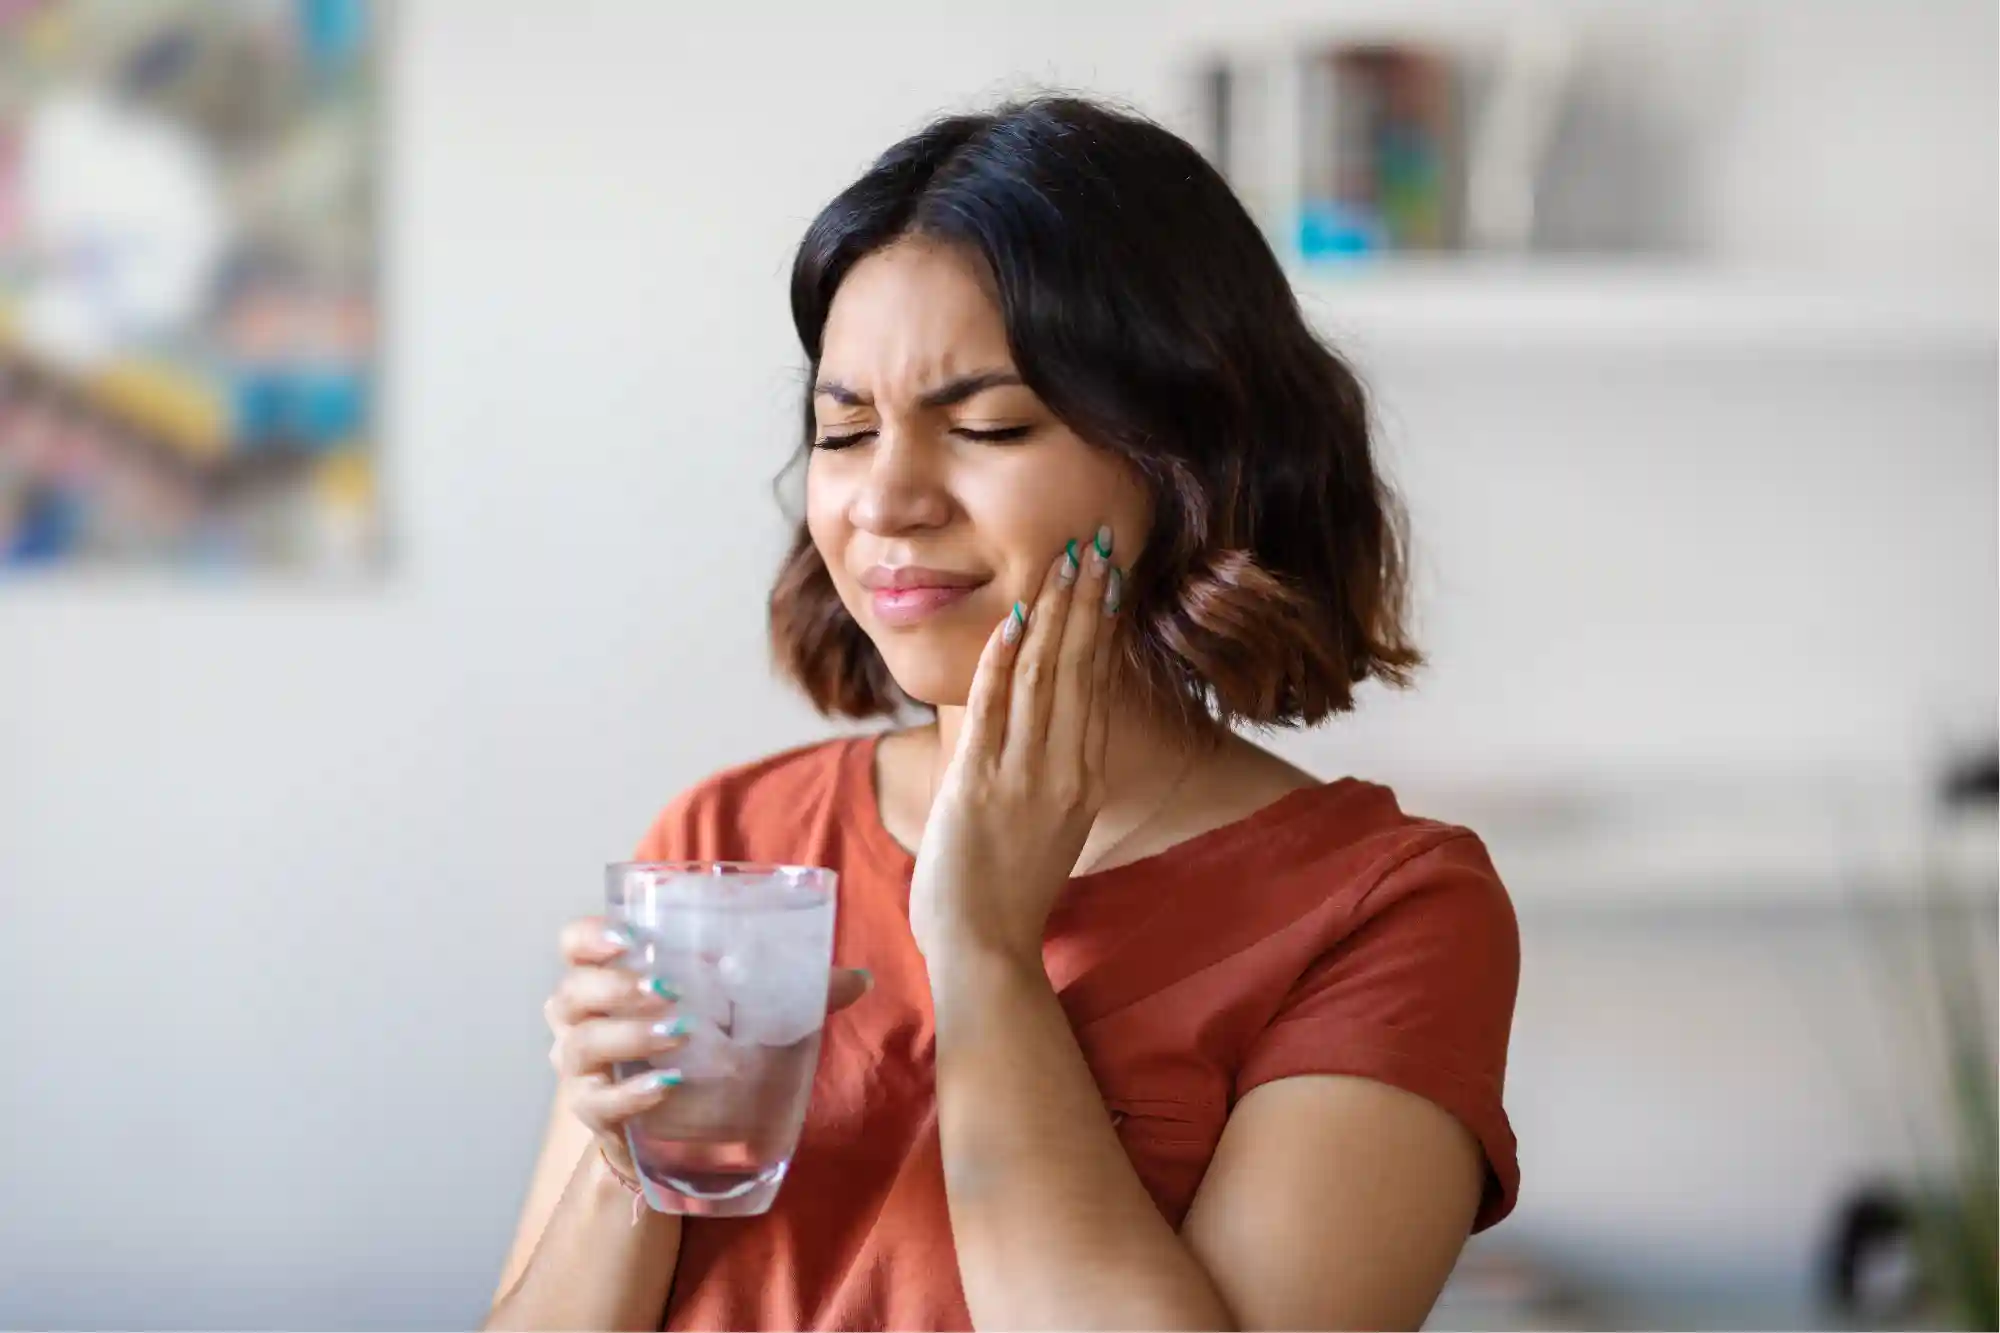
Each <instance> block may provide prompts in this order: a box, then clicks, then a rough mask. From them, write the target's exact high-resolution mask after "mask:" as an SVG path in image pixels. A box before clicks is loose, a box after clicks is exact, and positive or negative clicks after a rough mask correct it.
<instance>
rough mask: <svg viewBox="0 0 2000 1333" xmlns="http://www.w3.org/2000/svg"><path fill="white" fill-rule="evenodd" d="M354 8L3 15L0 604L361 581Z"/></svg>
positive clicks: (364, 442) (362, 359)
mask: <svg viewBox="0 0 2000 1333" xmlns="http://www.w3.org/2000/svg"><path fill="white" fill-rule="evenodd" d="M381 21H382V15H381V13H380V12H379V10H378V9H377V8H376V7H373V6H370V5H368V4H367V3H365V2H364V0H0V579H4V578H6V577H7V576H10V575H20V574H22V573H23V572H25V571H27V570H30V569H52V568H56V569H66V568H76V567H97V568H132V567H138V566H168V567H174V568H185V569H198V570H245V569H249V570H276V571H300V572H305V573H315V574H316V573H321V572H331V573H349V572H356V571H366V570H370V569H372V568H374V567H375V565H376V562H377V561H378V559H379V550H380V536H379V531H380V519H379V515H380V500H379V497H378V495H377V491H376V485H375V477H376V464H377V459H378V450H379V444H380V441H379V438H378V432H377V421H378V414H377V401H378V397H379V394H378V389H377V377H376V354H377V349H378V346H379V325H378V319H377V310H378V288H377V272H378V264H379V256H378V247H377V227H376V216H377V207H376V199H377V181H376V162H377V150H378V145H379V126H378V119H377V111H378V98H377V67H378V43H379V27H380V24H381Z"/></svg>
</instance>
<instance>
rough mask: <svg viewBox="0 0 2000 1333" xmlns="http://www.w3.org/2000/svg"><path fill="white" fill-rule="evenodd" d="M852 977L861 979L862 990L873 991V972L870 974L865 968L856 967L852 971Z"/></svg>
mask: <svg viewBox="0 0 2000 1333" xmlns="http://www.w3.org/2000/svg"><path fill="white" fill-rule="evenodd" d="M854 975H855V976H857V977H860V978H861V989H862V990H873V989H875V974H874V973H873V972H870V971H869V970H868V969H867V968H865V967H857V968H855V969H854Z"/></svg>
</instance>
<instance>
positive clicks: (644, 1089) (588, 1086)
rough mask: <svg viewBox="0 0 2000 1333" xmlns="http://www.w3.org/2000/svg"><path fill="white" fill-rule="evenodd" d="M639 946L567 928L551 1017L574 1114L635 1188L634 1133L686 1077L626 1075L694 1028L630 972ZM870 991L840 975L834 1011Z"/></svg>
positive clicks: (593, 930) (583, 925) (602, 929)
mask: <svg viewBox="0 0 2000 1333" xmlns="http://www.w3.org/2000/svg"><path fill="white" fill-rule="evenodd" d="M630 944H631V941H630V939H629V938H628V937H626V936H625V935H624V934H623V933H622V932H621V931H620V930H619V928H618V927H617V926H615V925H613V924H611V923H609V922H607V921H606V920H605V919H604V918H603V917H599V916H587V917H581V918H579V919H577V920H575V921H572V922H570V923H569V924H568V925H567V926H565V927H563V931H562V956H563V962H564V963H565V964H566V966H567V970H566V971H565V972H564V973H563V975H562V979H561V980H560V981H558V982H557V983H556V988H555V992H554V993H553V994H551V995H550V996H549V998H548V1001H547V1002H546V1003H545V1004H544V1005H543V1006H542V1013H543V1016H544V1017H545V1018H546V1019H547V1020H548V1025H549V1031H550V1032H551V1033H552V1034H553V1035H554V1037H555V1041H554V1043H553V1044H552V1045H551V1046H550V1047H549V1063H551V1064H553V1065H554V1066H555V1067H556V1072H557V1074H558V1075H560V1076H561V1079H562V1092H563V1095H564V1097H565V1098H566V1100H567V1102H568V1105H569V1108H570V1111H571V1113H572V1114H574V1115H575V1116H576V1118H577V1119H578V1120H580V1121H582V1122H583V1124H584V1126H585V1127H586V1128H588V1129H589V1130H590V1131H591V1133H592V1134H593V1135H594V1136H595V1137H596V1139H597V1146H598V1147H599V1148H600V1149H602V1150H603V1153H604V1157H605V1160H606V1161H608V1162H609V1163H610V1164H611V1166H612V1168H613V1169H614V1170H616V1171H617V1172H618V1173H619V1174H620V1175H622V1176H623V1177H624V1178H625V1179H626V1180H627V1181H635V1180H637V1178H638V1172H637V1169H636V1168H635V1167H634V1166H633V1164H632V1157H631V1154H630V1153H629V1152H628V1151H627V1149H626V1146H625V1125H626V1123H627V1122H628V1121H630V1120H631V1119H633V1118H634V1117H635V1116H639V1115H643V1114H644V1113H645V1112H647V1111H649V1110H651V1109H652V1108H654V1107H655V1106H658V1105H659V1104H660V1103H661V1102H663V1101H665V1100H666V1099H667V1098H668V1097H671V1096H672V1095H673V1090H674V1088H675V1087H677V1086H678V1085H679V1084H680V1082H681V1075H680V1073H679V1071H678V1070H675V1069H674V1068H672V1065H671V1062H669V1063H668V1066H667V1067H666V1068H657V1069H656V1068H650V1067H649V1068H647V1069H646V1070H645V1071H644V1072H643V1073H640V1074H637V1075H634V1076H632V1077H629V1078H622V1079H621V1078H619V1077H618V1070H617V1067H618V1066H619V1065H621V1064H625V1065H631V1064H634V1063H637V1062H641V1061H645V1062H652V1061H655V1060H658V1059H659V1058H660V1057H662V1056H665V1055H668V1054H670V1053H671V1052H673V1051H675V1050H677V1049H679V1048H680V1047H681V1046H683V1045H684V1044H686V1042H687V1032H688V1028H687V1026H686V1025H685V1024H684V1023H683V1022H682V1020H681V1016H680V1014H679V1012H678V1005H677V1003H676V1001H677V999H678V997H677V996H676V995H675V994H674V991H673V989H672V987H670V986H668V985H667V984H666V983H665V982H662V981H658V980H654V979H649V978H647V977H644V976H641V975H640V974H638V973H636V972H633V971H630V970H629V969H627V968H625V967H623V966H622V965H621V963H622V961H623V958H624V955H625V951H626V949H627V948H628V947H629V946H630ZM868 986H869V980H868V974H867V973H866V972H863V971H860V970H858V969H853V968H844V967H842V968H835V969H833V971H832V973H831V974H830V975H829V977H828V981H827V1012H828V1013H829V1014H832V1013H837V1012H838V1011H840V1010H842V1009H845V1008H846V1007H847V1006H848V1005H850V1004H852V1003H854V1002H855V1001H856V1000H858V999H860V998H861V996H862V995H863V994H865V993H866V992H867V990H868Z"/></svg>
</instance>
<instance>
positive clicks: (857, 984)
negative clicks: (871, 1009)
mask: <svg viewBox="0 0 2000 1333" xmlns="http://www.w3.org/2000/svg"><path fill="white" fill-rule="evenodd" d="M874 987H875V978H874V977H873V976H872V975H871V974H870V973H869V971H868V969H867V968H865V967H836V968H834V969H833V970H832V971H831V972H829V973H828V974H827V978H826V1011H827V1013H829V1014H837V1013H839V1012H840V1011H841V1010H843V1009H845V1008H846V1007H847V1006H848V1005H850V1004H853V1003H854V1002H855V1001H856V1000H858V999H860V998H861V997H862V996H864V995H866V994H867V993H868V992H869V991H871V990H873V989H874Z"/></svg>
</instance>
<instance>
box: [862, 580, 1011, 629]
mask: <svg viewBox="0 0 2000 1333" xmlns="http://www.w3.org/2000/svg"><path fill="white" fill-rule="evenodd" d="M861 583H862V586H863V587H865V588H867V589H868V597H869V604H870V606H871V608H872V609H873V610H874V612H875V618H876V619H877V620H878V621H880V622H881V623H883V624H885V625H892V626H904V625H914V624H917V623H918V622H920V621H922V620H925V619H927V618H929V617H931V616H934V615H936V614H938V613H939V612H941V611H945V610H948V609H949V608H951V607H953V606H956V605H958V604H959V603H960V602H963V601H964V600H965V599H966V598H968V597H970V596H971V595H972V594H973V593H975V592H977V591H978V590H979V589H980V588H982V587H984V586H985V585H986V583H987V579H986V578H985V577H983V576H981V575H977V574H966V573H961V572H959V571H956V570H943V569H928V568H924V567H922V566H917V565H903V566H899V567H890V566H887V565H877V566H876V567H875V568H873V569H871V570H869V571H868V572H867V573H866V574H863V575H862V576H861Z"/></svg>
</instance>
